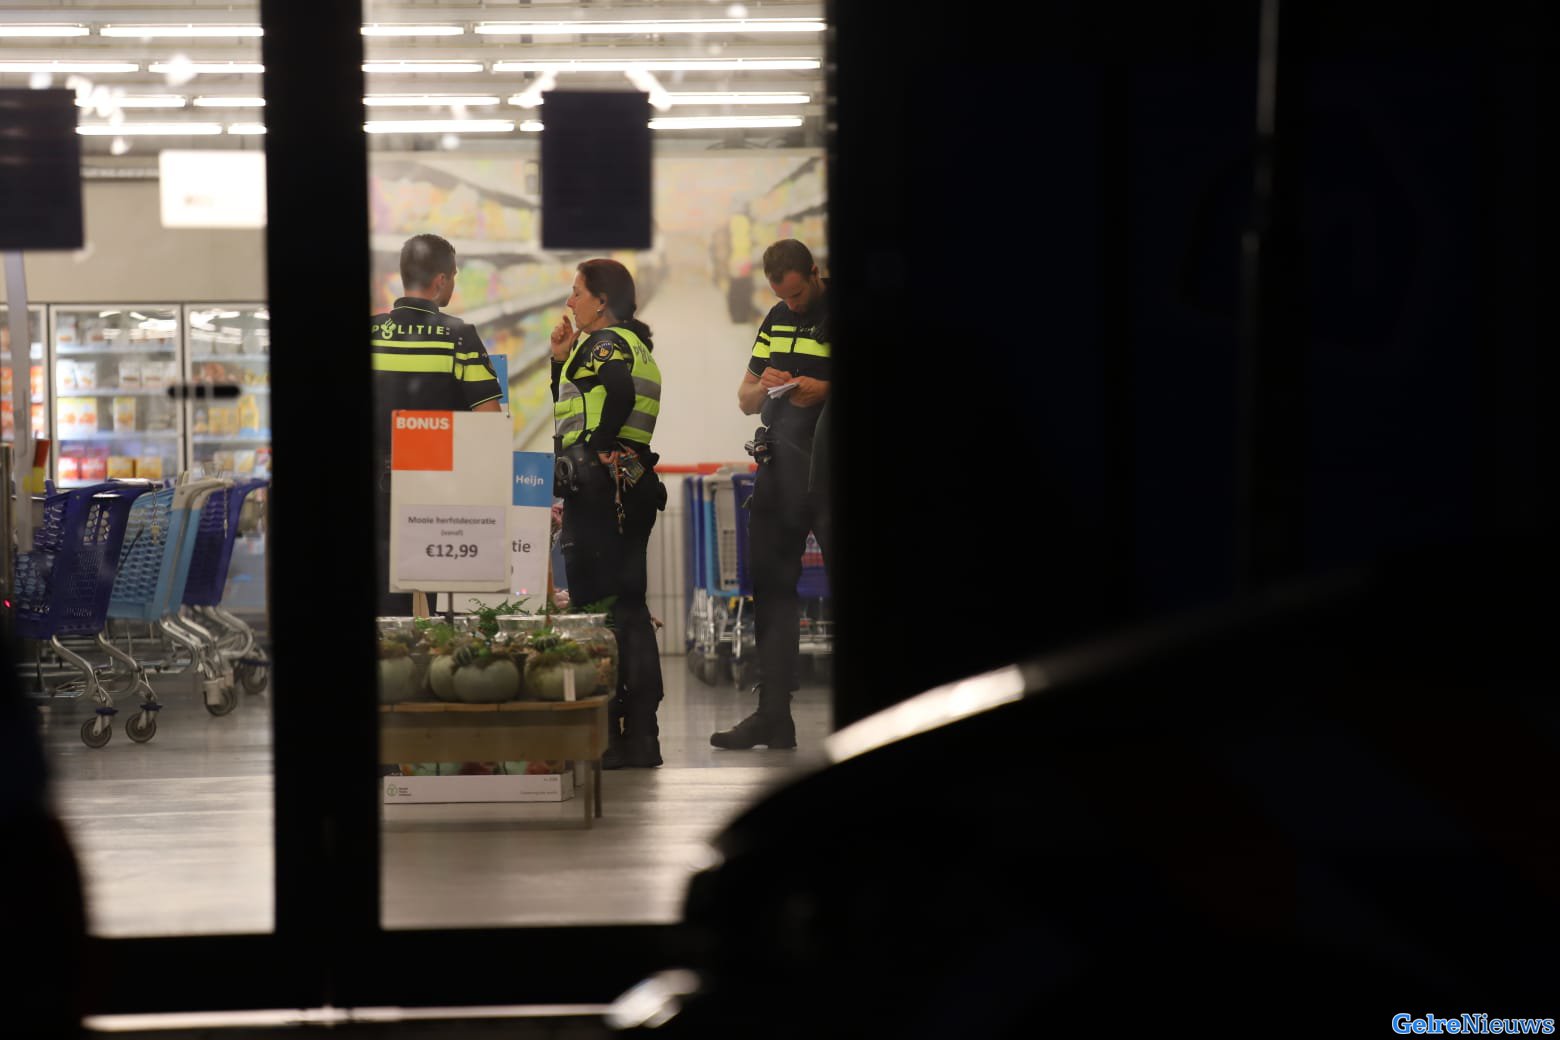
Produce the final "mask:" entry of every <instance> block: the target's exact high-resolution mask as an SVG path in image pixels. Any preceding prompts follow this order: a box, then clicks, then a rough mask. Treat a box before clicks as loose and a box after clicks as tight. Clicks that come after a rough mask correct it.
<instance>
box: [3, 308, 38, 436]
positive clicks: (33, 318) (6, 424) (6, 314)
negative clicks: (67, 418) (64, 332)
mask: <svg viewBox="0 0 1560 1040" xmlns="http://www.w3.org/2000/svg"><path fill="white" fill-rule="evenodd" d="M43 324H44V312H43V308H42V307H41V306H39V307H28V308H27V338H28V339H29V340H30V341H31V347H32V349H31V350H30V351H29V352H28V353H29V355H30V356H31V358H32V366H31V371H32V377H31V379H30V380H29V382H30V384H31V387H32V394H31V395H30V396H31V400H32V432H33V437H34V439H39V438H43V437H47V436H48V435H49V432H48V431H49V423H48V414H47V409H48V407H49V395H48V394H47V393H46V392H45V390H44V386H45V384H46V382H47V379H46V375H47V373H46V372H45V370H44V357H43ZM0 368H3V374H0V383H3V385H0V402H3V403H0V440H4V441H14V440H15V439H16V425H15V424H16V418H15V416H13V415H12V414H11V378H12V377H11V308H10V307H8V306H6V305H5V304H3V303H0Z"/></svg>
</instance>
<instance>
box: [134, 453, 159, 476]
mask: <svg viewBox="0 0 1560 1040" xmlns="http://www.w3.org/2000/svg"><path fill="white" fill-rule="evenodd" d="M135 473H136V476H138V477H140V478H142V479H143V480H161V479H162V478H163V460H162V456H161V455H142V456H140V457H139V458H137V459H136V460H135Z"/></svg>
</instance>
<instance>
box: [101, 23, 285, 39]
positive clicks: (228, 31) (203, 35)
mask: <svg viewBox="0 0 1560 1040" xmlns="http://www.w3.org/2000/svg"><path fill="white" fill-rule="evenodd" d="M264 32H265V30H263V29H261V28H260V26H258V25H105V26H103V27H101V28H100V29H98V35H99V36H110V37H119V38H122V39H134V40H162V39H171V40H196V39H221V38H224V37H234V36H243V37H254V36H261V35H263V34H264Z"/></svg>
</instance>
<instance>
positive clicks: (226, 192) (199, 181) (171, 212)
mask: <svg viewBox="0 0 1560 1040" xmlns="http://www.w3.org/2000/svg"><path fill="white" fill-rule="evenodd" d="M157 175H158V176H157V179H158V184H159V185H160V187H161V195H162V222H163V227H170V228H203V227H207V228H209V227H218V228H262V227H265V154H264V153H263V152H181V151H165V152H162V153H160V155H159V156H158V169H157Z"/></svg>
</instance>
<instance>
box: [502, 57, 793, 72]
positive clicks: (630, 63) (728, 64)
mask: <svg viewBox="0 0 1560 1040" xmlns="http://www.w3.org/2000/svg"><path fill="white" fill-rule="evenodd" d="M822 67H823V62H821V61H819V60H818V59H817V58H730V59H728V58H634V59H627V60H624V59H618V60H613V59H597V58H578V59H569V60H564V61H495V62H494V63H493V71H494V72H627V71H629V70H630V69H642V70H644V71H646V72H761V71H762V72H775V71H781V72H783V71H801V72H805V71H812V70H814V69H819V68H822Z"/></svg>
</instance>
